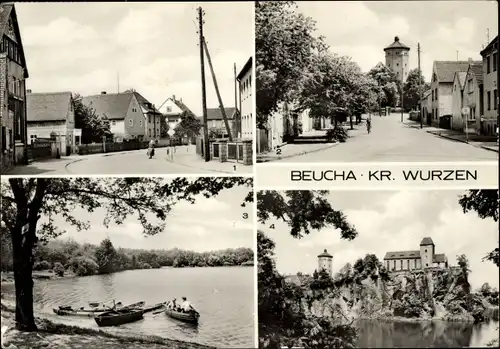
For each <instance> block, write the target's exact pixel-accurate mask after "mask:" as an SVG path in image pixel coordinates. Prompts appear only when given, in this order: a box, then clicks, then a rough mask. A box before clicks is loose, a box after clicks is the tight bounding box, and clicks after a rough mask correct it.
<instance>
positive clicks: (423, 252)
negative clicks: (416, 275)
mask: <svg viewBox="0 0 500 349" xmlns="http://www.w3.org/2000/svg"><path fill="white" fill-rule="evenodd" d="M384 265H385V267H386V268H387V270H389V271H400V270H420V269H425V268H432V267H434V268H448V258H447V257H446V255H445V254H444V253H440V254H436V247H435V245H434V242H433V241H432V239H431V238H430V237H425V238H423V239H422V241H421V242H420V250H414V251H397V252H387V253H386V254H385V257H384Z"/></svg>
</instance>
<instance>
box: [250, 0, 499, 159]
mask: <svg viewBox="0 0 500 349" xmlns="http://www.w3.org/2000/svg"><path fill="white" fill-rule="evenodd" d="M255 31H256V34H255V56H256V96H257V97H256V115H257V117H256V123H257V125H256V127H257V129H256V152H257V162H259V163H265V162H277V161H279V162H288V163H322V162H391V161H394V162H440V161H442V162H451V161H498V149H499V146H498V118H499V113H500V108H499V107H498V105H499V102H498V101H499V99H498V92H497V91H498V82H499V81H500V79H499V78H498V76H499V69H498V66H499V55H498V54H497V48H496V47H497V42H498V6H497V2H496V1H297V2H290V1H286V2H284V1H283V2H281V1H280V2H279V1H258V2H257V3H256V8H255Z"/></svg>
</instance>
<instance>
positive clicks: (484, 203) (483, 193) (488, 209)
mask: <svg viewBox="0 0 500 349" xmlns="http://www.w3.org/2000/svg"><path fill="white" fill-rule="evenodd" d="M458 203H459V204H460V206H462V209H463V211H464V213H467V212H469V211H476V212H477V215H478V216H479V218H481V219H485V218H492V219H493V220H494V221H495V222H498V203H499V201H498V190H494V189H483V190H469V191H468V192H467V194H464V195H462V196H461V197H460V199H459V201H458ZM484 259H485V260H489V261H492V262H493V263H495V264H496V265H497V267H500V260H499V249H498V246H497V247H495V249H494V250H493V251H491V252H489V253H488V254H487V255H486V256H485V257H484Z"/></svg>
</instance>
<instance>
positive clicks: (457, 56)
mask: <svg viewBox="0 0 500 349" xmlns="http://www.w3.org/2000/svg"><path fill="white" fill-rule="evenodd" d="M457 62H458V50H457Z"/></svg>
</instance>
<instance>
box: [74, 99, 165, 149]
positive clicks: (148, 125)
mask: <svg viewBox="0 0 500 349" xmlns="http://www.w3.org/2000/svg"><path fill="white" fill-rule="evenodd" d="M82 103H83V104H84V105H86V106H88V107H91V108H92V109H94V110H95V112H96V114H97V115H99V116H101V117H106V118H108V120H109V121H110V130H111V133H112V134H113V137H114V140H115V142H123V141H128V140H134V139H135V140H150V139H158V138H160V119H161V113H160V111H159V110H157V109H156V108H155V106H154V105H153V104H152V103H151V102H149V101H148V100H147V99H146V98H144V97H143V96H142V95H141V94H140V93H138V92H136V91H135V90H127V91H125V92H122V93H106V92H101V94H99V95H94V96H86V97H83V98H82Z"/></svg>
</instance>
